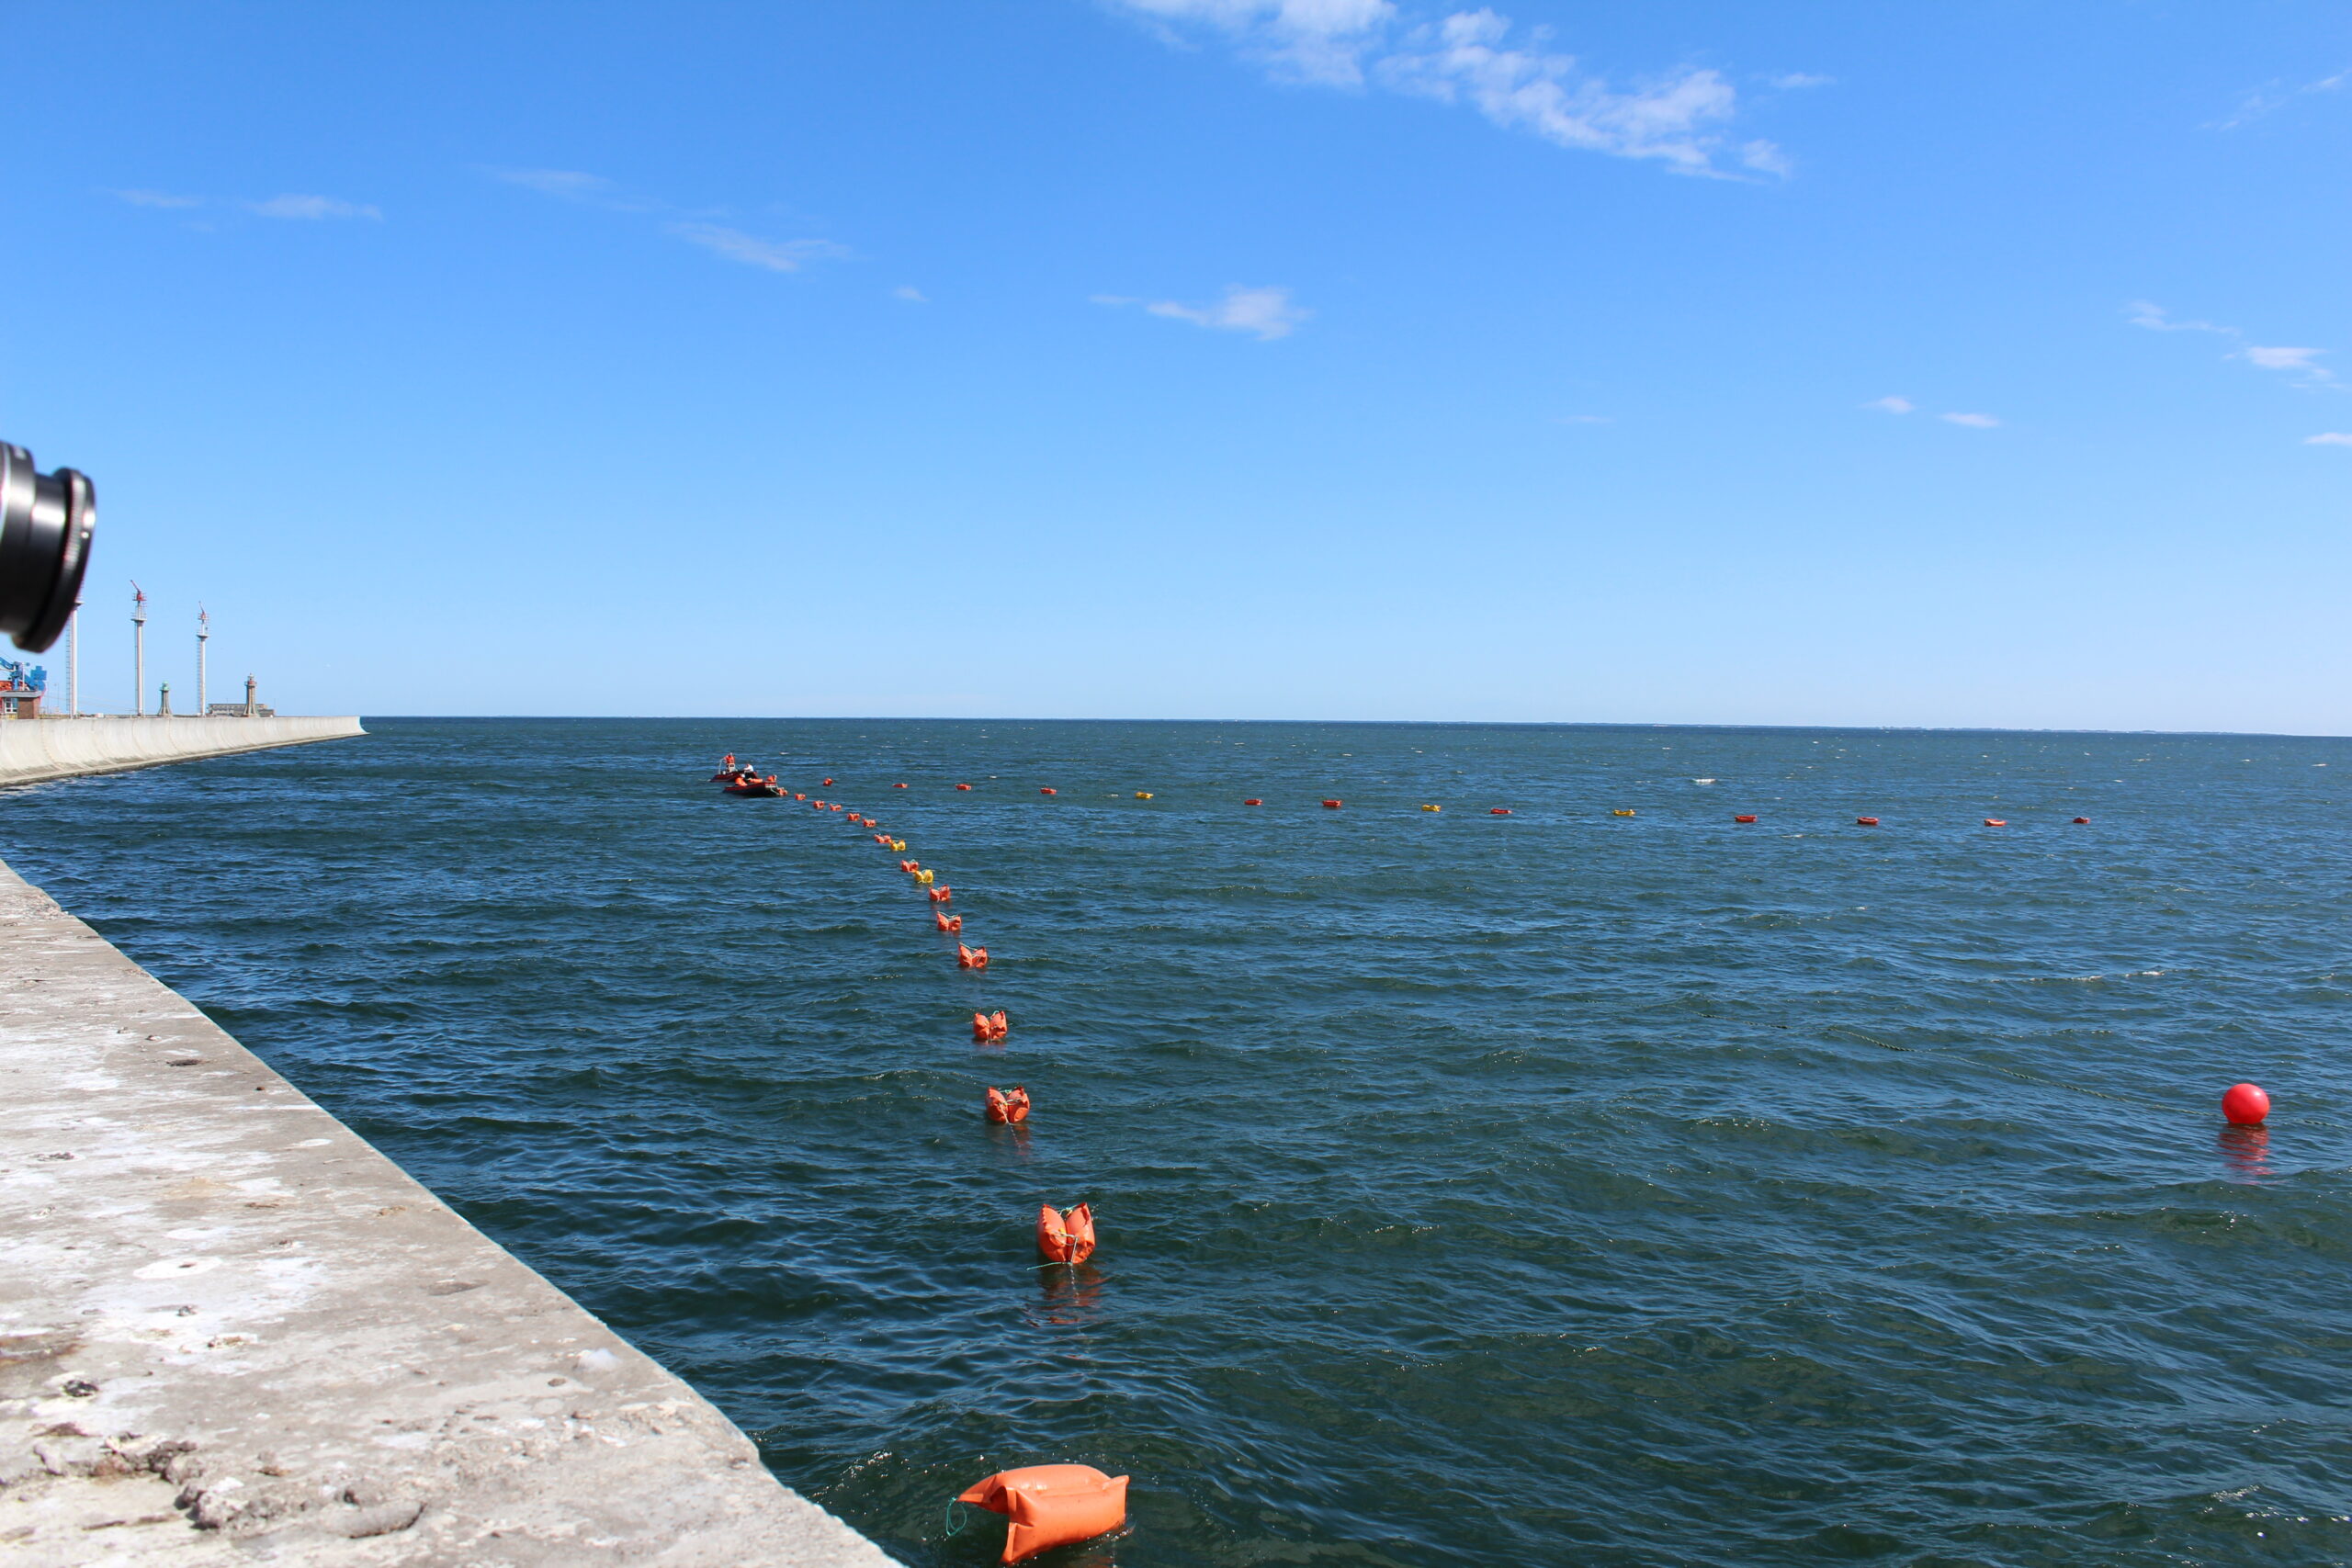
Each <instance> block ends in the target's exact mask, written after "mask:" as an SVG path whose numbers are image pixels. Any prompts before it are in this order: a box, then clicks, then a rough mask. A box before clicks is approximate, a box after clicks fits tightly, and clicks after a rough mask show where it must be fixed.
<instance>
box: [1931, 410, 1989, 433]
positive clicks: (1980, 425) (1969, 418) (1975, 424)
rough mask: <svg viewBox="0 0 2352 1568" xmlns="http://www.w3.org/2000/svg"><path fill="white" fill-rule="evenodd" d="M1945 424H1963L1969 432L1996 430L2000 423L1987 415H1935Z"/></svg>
mask: <svg viewBox="0 0 2352 1568" xmlns="http://www.w3.org/2000/svg"><path fill="white" fill-rule="evenodd" d="M1936 417H1937V418H1938V419H1939V420H1942V421H1943V422H1944V423H1947V424H1964V425H1966V426H1967V427H1968V428H1969V429H1971V430H1998V429H1999V428H2000V427H2001V422H2000V421H1999V420H1997V419H1995V418H1994V417H1993V416H1992V415H1991V414H1989V413H1939V414H1938V415H1936Z"/></svg>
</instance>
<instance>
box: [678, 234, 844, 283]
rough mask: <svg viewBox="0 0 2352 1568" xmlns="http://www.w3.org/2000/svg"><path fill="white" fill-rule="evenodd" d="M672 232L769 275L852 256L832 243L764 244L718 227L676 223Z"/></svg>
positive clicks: (770, 242)
mask: <svg viewBox="0 0 2352 1568" xmlns="http://www.w3.org/2000/svg"><path fill="white" fill-rule="evenodd" d="M669 228H670V232H671V233H673V234H675V235H677V236H678V238H680V239H681V240H684V241H685V242H686V243H688V244H690V245H700V246H702V247H703V249H705V250H707V251H716V252H718V254H720V255H722V256H725V257H726V258H727V259H728V260H729V261H739V262H741V263H742V264H743V265H746V266H759V267H765V268H766V269H767V270H768V271H770V272H798V271H799V270H800V269H801V268H802V267H804V266H806V265H809V263H810V262H812V261H840V260H842V259H843V258H845V257H846V256H848V254H849V248H848V247H847V246H845V245H837V244H835V243H833V242H832V241H831V240H763V239H761V238H760V237H759V236H757V235H756V234H746V233H744V232H743V231H741V230H740V229H729V228H724V227H722V226H720V225H719V224H717V223H673V224H671V225H670V226H669Z"/></svg>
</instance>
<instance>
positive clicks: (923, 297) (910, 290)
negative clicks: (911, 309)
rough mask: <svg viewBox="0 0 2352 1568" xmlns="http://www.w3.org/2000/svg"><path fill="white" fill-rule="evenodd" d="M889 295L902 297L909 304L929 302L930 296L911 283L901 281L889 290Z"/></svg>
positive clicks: (897, 297)
mask: <svg viewBox="0 0 2352 1568" xmlns="http://www.w3.org/2000/svg"><path fill="white" fill-rule="evenodd" d="M890 295H891V298H893V299H904V300H906V301H907V302H908V303H909V304H911V305H928V304H930V303H931V296H930V295H928V294H925V293H924V292H923V291H922V289H920V288H916V287H915V286H914V285H913V284H911V283H901V284H900V285H899V287H898V288H893V289H892V290H890Z"/></svg>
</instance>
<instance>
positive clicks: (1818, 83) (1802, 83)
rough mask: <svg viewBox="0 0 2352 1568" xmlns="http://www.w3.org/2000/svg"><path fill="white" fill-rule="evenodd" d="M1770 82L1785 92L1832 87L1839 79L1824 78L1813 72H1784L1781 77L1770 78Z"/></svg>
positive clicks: (1833, 77)
mask: <svg viewBox="0 0 2352 1568" xmlns="http://www.w3.org/2000/svg"><path fill="white" fill-rule="evenodd" d="M1769 80H1770V82H1771V84H1772V85H1774V86H1775V87H1779V88H1781V89H1783V90H1784V91H1794V90H1796V89H1799V88H1804V87H1827V86H1831V85H1835V84H1836V82H1837V80H1838V78H1837V77H1835V76H1823V75H1820V74H1818V73H1815V72H1811V71H1784V72H1782V73H1781V74H1780V75H1778V76H1774V77H1770V78H1769Z"/></svg>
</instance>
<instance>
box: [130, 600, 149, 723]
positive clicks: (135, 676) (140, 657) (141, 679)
mask: <svg viewBox="0 0 2352 1568" xmlns="http://www.w3.org/2000/svg"><path fill="white" fill-rule="evenodd" d="M130 636H131V642H132V649H133V651H132V653H131V660H130V711H131V712H132V713H133V714H134V715H138V716H145V714H146V712H147V591H146V590H145V589H143V588H141V587H140V586H139V581H138V579H136V578H133V579H132V580H131V583H130Z"/></svg>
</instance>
